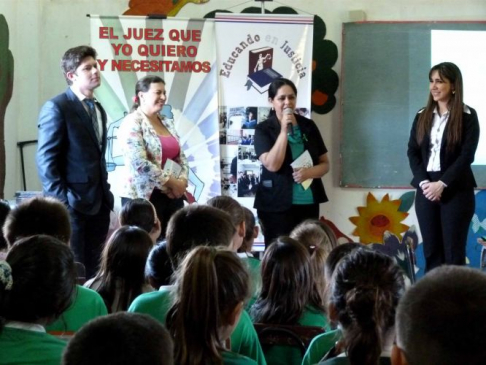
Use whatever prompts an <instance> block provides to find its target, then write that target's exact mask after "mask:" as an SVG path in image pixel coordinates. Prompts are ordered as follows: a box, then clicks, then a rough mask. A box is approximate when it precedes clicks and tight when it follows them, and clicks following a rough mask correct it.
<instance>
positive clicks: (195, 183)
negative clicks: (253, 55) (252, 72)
mask: <svg viewBox="0 0 486 365" xmlns="http://www.w3.org/2000/svg"><path fill="white" fill-rule="evenodd" d="M214 37H215V34H214V20H209V19H208V20H205V19H174V18H170V19H149V18H146V17H139V16H110V17H103V16H93V15H92V16H91V45H92V46H93V47H94V48H95V49H96V50H97V52H98V65H99V68H100V70H101V75H102V83H101V86H100V87H99V88H98V89H97V90H96V92H95V94H96V98H97V99H98V100H99V101H100V102H101V104H102V105H103V107H104V108H105V110H106V112H107V114H108V119H109V122H108V148H107V152H106V159H107V165H108V170H109V181H110V184H111V185H112V191H113V192H114V194H115V195H119V192H120V191H121V188H122V185H123V181H124V179H126V176H127V175H126V172H125V168H124V166H123V157H122V154H121V152H120V146H119V145H118V142H117V132H118V127H119V125H120V123H121V121H122V120H123V118H124V116H125V115H126V114H127V113H128V112H129V111H130V108H131V106H132V103H133V102H132V97H133V96H134V94H135V84H136V82H137V80H138V79H140V78H141V77H143V76H145V75H148V74H150V75H158V76H160V77H162V78H163V79H164V80H165V82H166V89H167V96H168V99H167V103H166V105H165V106H164V109H163V110H162V112H161V113H162V114H163V115H164V116H165V117H166V118H169V119H173V120H174V121H175V125H176V128H177V132H178V134H179V136H180V138H181V145H182V146H181V147H182V149H183V150H184V152H185V154H186V156H187V157H188V160H189V167H190V169H191V172H190V176H189V180H190V181H189V189H188V191H189V192H190V193H191V194H192V195H193V196H194V199H195V200H196V201H199V202H205V201H206V200H208V199H209V198H211V197H212V196H216V195H220V192H221V190H220V189H221V185H220V150H219V139H218V137H219V129H218V89H217V72H218V71H217V67H216V65H215V63H216V62H215V61H216V51H215V47H214Z"/></svg>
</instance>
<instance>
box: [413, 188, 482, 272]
mask: <svg viewBox="0 0 486 365" xmlns="http://www.w3.org/2000/svg"><path fill="white" fill-rule="evenodd" d="M448 189H449V188H445V189H444V192H443V193H442V197H441V200H440V201H438V202H432V201H430V200H428V199H427V198H426V197H425V196H424V195H423V192H422V189H420V188H419V189H417V194H416V197H415V211H416V213H417V218H418V221H419V226H420V232H421V233H422V240H423V244H424V256H425V272H428V271H430V270H432V269H433V268H435V267H437V266H440V265H442V264H449V265H464V264H465V263H466V242H467V234H468V230H469V225H470V223H471V219H472V217H473V214H474V209H475V197H474V189H465V190H457V191H449V190H448Z"/></svg>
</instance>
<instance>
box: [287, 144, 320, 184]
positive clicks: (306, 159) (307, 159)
mask: <svg viewBox="0 0 486 365" xmlns="http://www.w3.org/2000/svg"><path fill="white" fill-rule="evenodd" d="M290 166H292V168H293V169H299V168H309V167H312V166H314V163H313V162H312V157H311V155H310V153H309V151H308V150H305V151H304V152H303V153H302V154H301V155H300V156H299V157H297V158H296V159H295V160H294V162H292V163H291V164H290ZM310 184H312V179H307V180H305V181H303V182H302V183H301V185H302V187H303V188H304V189H305V190H307V189H308V188H309V186H310Z"/></svg>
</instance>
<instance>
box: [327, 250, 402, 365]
mask: <svg viewBox="0 0 486 365" xmlns="http://www.w3.org/2000/svg"><path fill="white" fill-rule="evenodd" d="M404 290H405V283H404V279H403V275H402V271H401V269H400V267H399V266H398V265H397V264H396V263H395V261H394V260H393V258H391V257H389V256H386V255H384V254H382V253H380V252H377V251H372V250H367V249H357V250H354V251H353V252H351V253H350V254H349V255H347V256H345V257H344V258H343V259H342V260H341V262H340V263H339V264H338V266H337V267H336V271H335V272H334V275H333V277H332V279H331V283H330V293H329V301H328V302H329V306H328V313H329V316H330V319H331V320H332V321H335V322H337V323H339V326H340V328H341V331H342V339H341V340H340V342H339V343H338V345H337V346H336V351H333V352H330V353H329V354H328V356H326V357H325V358H324V361H322V362H321V363H320V364H325V365H332V364H350V365H377V364H380V365H383V364H386V365H389V364H390V355H391V348H392V344H393V340H394V338H395V311H396V307H397V305H398V301H399V299H400V297H401V296H402V294H403V292H404ZM341 351H342V353H341V354H340V355H337V354H338V353H339V352H341ZM331 354H332V355H331ZM336 355H337V356H336ZM331 356H334V357H332V358H331Z"/></svg>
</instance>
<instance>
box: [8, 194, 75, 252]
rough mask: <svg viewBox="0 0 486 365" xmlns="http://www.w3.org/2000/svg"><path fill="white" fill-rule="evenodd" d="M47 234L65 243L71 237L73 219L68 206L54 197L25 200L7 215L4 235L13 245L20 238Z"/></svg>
mask: <svg viewBox="0 0 486 365" xmlns="http://www.w3.org/2000/svg"><path fill="white" fill-rule="evenodd" d="M38 234H45V235H49V236H52V237H56V238H57V239H59V240H60V241H62V242H64V243H65V244H67V243H69V240H70V239H71V221H70V218H69V212H68V210H67V208H66V206H65V205H64V204H63V203H61V201H59V200H57V199H56V198H53V197H35V198H32V199H29V200H25V201H23V202H22V203H20V204H19V205H17V206H16V207H15V208H13V209H12V210H11V211H10V213H9V214H8V215H7V219H6V220H5V224H4V225H3V235H4V236H5V239H6V240H7V243H8V244H10V245H12V244H13V243H14V242H15V241H17V240H18V239H19V238H23V237H28V236H33V235H38Z"/></svg>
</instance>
